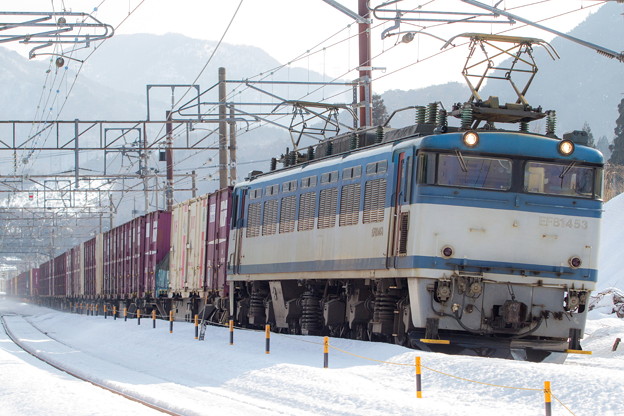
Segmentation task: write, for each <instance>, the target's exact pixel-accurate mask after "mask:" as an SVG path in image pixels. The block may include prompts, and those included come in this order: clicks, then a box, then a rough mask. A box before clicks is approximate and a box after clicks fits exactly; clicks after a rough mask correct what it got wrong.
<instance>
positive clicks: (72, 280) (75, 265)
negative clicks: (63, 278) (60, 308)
mask: <svg viewBox="0 0 624 416" xmlns="http://www.w3.org/2000/svg"><path fill="white" fill-rule="evenodd" d="M65 254H66V266H65V267H66V274H67V296H72V297H79V296H81V295H82V294H83V292H82V275H81V246H76V247H74V248H72V249H70V250H69V251H68V252H67V253H65Z"/></svg>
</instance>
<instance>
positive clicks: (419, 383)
mask: <svg viewBox="0 0 624 416" xmlns="http://www.w3.org/2000/svg"><path fill="white" fill-rule="evenodd" d="M421 374H422V368H421V365H420V357H416V397H417V398H418V399H422V380H421Z"/></svg>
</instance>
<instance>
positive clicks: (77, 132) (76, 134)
mask: <svg viewBox="0 0 624 416" xmlns="http://www.w3.org/2000/svg"><path fill="white" fill-rule="evenodd" d="M79 137H80V129H79V127H78V119H75V120H74V168H75V170H76V172H75V177H74V179H75V182H76V183H75V184H74V187H75V188H79V187H80V184H79V182H78V180H79V177H80V158H79V154H80V152H79V149H80V146H78V138H79Z"/></svg>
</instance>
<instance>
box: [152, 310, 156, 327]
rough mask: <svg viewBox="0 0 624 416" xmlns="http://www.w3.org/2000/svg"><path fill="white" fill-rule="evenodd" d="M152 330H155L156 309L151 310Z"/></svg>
mask: <svg viewBox="0 0 624 416" xmlns="http://www.w3.org/2000/svg"><path fill="white" fill-rule="evenodd" d="M152 328H156V309H152Z"/></svg>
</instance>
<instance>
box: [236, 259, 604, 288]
mask: <svg viewBox="0 0 624 416" xmlns="http://www.w3.org/2000/svg"><path fill="white" fill-rule="evenodd" d="M386 261H387V259H386V257H378V258H361V259H341V260H314V261H297V262H284V263H270V264H250V265H241V266H240V270H239V272H238V273H240V274H262V273H300V272H310V271H314V272H324V271H349V270H379V269H385V268H386ZM397 261H398V264H397V265H396V266H397V267H396V268H397V269H436V270H448V271H451V272H452V271H455V270H457V269H458V268H463V269H465V270H468V271H471V270H472V269H474V270H478V271H481V270H484V269H487V270H488V271H489V272H490V273H501V274H507V275H514V276H527V277H542V278H553V279H566V280H577V281H584V282H596V280H597V275H598V271H597V270H593V269H572V268H570V267H564V266H546V265H543V264H522V263H509V262H496V261H483V260H470V259H441V258H440V257H431V256H405V257H399V258H397Z"/></svg>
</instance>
